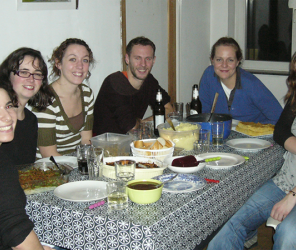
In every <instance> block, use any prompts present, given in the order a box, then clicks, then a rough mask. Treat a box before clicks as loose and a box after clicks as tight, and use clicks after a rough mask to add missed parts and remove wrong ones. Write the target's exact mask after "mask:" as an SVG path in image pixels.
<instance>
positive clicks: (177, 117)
mask: <svg viewBox="0 0 296 250" xmlns="http://www.w3.org/2000/svg"><path fill="white" fill-rule="evenodd" d="M168 117H169V118H170V119H171V120H172V122H176V121H179V122H180V121H183V115H182V114H181V113H180V112H179V111H174V112H170V113H168Z"/></svg>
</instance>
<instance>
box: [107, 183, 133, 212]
mask: <svg viewBox="0 0 296 250" xmlns="http://www.w3.org/2000/svg"><path fill="white" fill-rule="evenodd" d="M106 188H107V199H108V208H109V210H111V211H112V210H121V209H125V208H127V207H128V196H127V194H126V183H125V182H123V181H112V182H108V183H107V185H106Z"/></svg>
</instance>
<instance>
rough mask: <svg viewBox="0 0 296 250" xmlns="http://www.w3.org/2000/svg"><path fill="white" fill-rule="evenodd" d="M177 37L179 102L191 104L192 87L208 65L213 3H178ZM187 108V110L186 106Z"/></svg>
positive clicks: (191, 1)
mask: <svg viewBox="0 0 296 250" xmlns="http://www.w3.org/2000/svg"><path fill="white" fill-rule="evenodd" d="M179 4H180V5H179V11H178V19H177V21H178V22H179V30H178V33H177V34H178V35H177V46H178V58H177V64H178V69H177V78H178V79H177V80H178V82H177V101H181V102H183V103H184V105H185V104H186V103H187V102H190V101H191V98H192V86H193V84H199V81H200V78H201V76H202V74H203V72H204V70H205V69H206V67H207V66H208V65H209V56H210V30H211V29H210V23H211V22H210V20H211V19H210V1H208V0H201V1H196V0H186V1H179ZM184 109H185V107H184Z"/></svg>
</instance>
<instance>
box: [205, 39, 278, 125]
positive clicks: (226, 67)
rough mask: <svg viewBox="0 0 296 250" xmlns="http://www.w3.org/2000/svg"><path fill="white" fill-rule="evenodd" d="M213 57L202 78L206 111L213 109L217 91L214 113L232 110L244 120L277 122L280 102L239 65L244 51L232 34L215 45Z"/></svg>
mask: <svg viewBox="0 0 296 250" xmlns="http://www.w3.org/2000/svg"><path fill="white" fill-rule="evenodd" d="M210 59H211V62H212V65H211V66H209V67H208V68H207V69H206V70H205V72H204V74H203V76H202V78H201V81H200V100H201V103H202V112H203V113H210V111H211V107H212V104H213V100H214V97H215V93H216V92H217V93H219V96H218V101H217V104H216V109H215V113H221V114H230V115H232V117H233V119H236V120H240V121H243V122H260V123H264V124H267V123H270V124H275V123H276V122H277V120H278V119H279V117H280V114H281V112H282V107H281V105H280V104H279V102H278V101H277V100H276V98H275V97H274V96H273V94H272V93H271V92H270V91H269V90H268V89H267V88H266V87H265V85H264V84H263V83H262V82H261V81H260V80H259V79H258V78H257V77H256V76H254V75H253V74H251V73H249V72H247V71H245V70H243V69H242V68H240V67H239V66H240V64H241V61H242V59H243V55H242V51H241V49H240V46H239V45H238V43H237V42H236V41H235V40H234V39H233V38H230V37H222V38H220V39H219V40H218V41H217V42H216V43H215V44H214V45H213V47H212V51H211V56H210Z"/></svg>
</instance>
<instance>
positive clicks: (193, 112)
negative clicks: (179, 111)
mask: <svg viewBox="0 0 296 250" xmlns="http://www.w3.org/2000/svg"><path fill="white" fill-rule="evenodd" d="M196 114H198V112H197V111H196V110H194V109H190V115H196Z"/></svg>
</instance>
